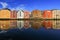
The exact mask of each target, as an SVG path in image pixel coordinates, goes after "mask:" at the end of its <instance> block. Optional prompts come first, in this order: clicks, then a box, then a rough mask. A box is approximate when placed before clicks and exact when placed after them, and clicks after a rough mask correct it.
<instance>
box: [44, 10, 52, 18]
mask: <svg viewBox="0 0 60 40" xmlns="http://www.w3.org/2000/svg"><path fill="white" fill-rule="evenodd" d="M51 18H52V11H51V10H44V11H43V19H51Z"/></svg>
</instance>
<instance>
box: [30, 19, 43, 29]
mask: <svg viewBox="0 0 60 40" xmlns="http://www.w3.org/2000/svg"><path fill="white" fill-rule="evenodd" d="M31 27H32V28H34V29H39V28H40V27H42V21H41V20H33V21H31Z"/></svg>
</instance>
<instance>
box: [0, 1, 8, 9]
mask: <svg viewBox="0 0 60 40" xmlns="http://www.w3.org/2000/svg"><path fill="white" fill-rule="evenodd" d="M0 4H1V5H2V6H3V8H6V7H7V6H8V4H7V3H5V2H0Z"/></svg>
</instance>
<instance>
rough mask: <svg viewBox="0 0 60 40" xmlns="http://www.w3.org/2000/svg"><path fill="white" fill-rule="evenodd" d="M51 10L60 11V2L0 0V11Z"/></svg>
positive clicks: (55, 0) (57, 0) (48, 0)
mask: <svg viewBox="0 0 60 40" xmlns="http://www.w3.org/2000/svg"><path fill="white" fill-rule="evenodd" d="M2 8H9V9H11V10H20V9H23V10H29V11H32V10H35V9H38V10H52V9H60V0H0V9H2Z"/></svg>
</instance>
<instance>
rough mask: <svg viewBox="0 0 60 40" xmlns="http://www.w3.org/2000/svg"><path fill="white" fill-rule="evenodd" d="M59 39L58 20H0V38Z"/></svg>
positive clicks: (59, 23) (59, 27)
mask: <svg viewBox="0 0 60 40" xmlns="http://www.w3.org/2000/svg"><path fill="white" fill-rule="evenodd" d="M1 38H9V39H12V38H14V39H15V38H18V39H28V40H32V39H33V40H38V39H41V40H43V39H48V40H49V39H50V40H51V39H59V38H60V20H0V39H1Z"/></svg>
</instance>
